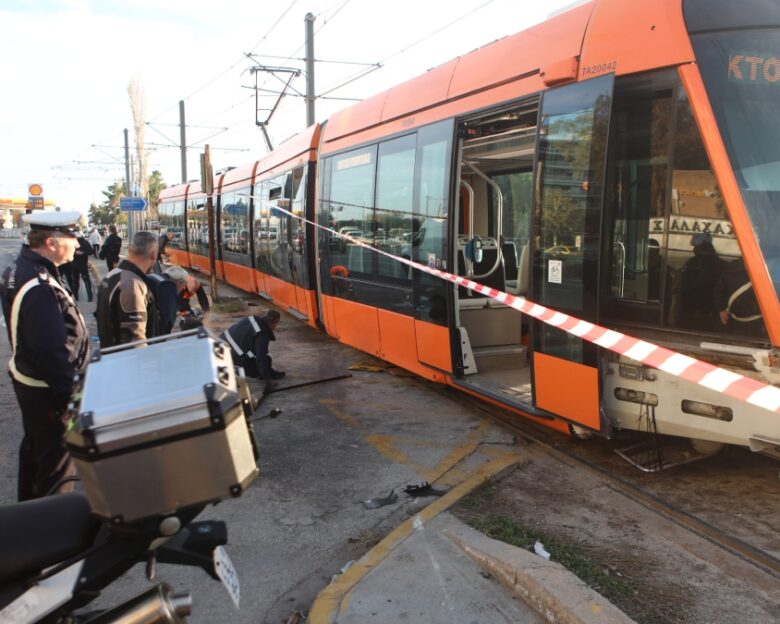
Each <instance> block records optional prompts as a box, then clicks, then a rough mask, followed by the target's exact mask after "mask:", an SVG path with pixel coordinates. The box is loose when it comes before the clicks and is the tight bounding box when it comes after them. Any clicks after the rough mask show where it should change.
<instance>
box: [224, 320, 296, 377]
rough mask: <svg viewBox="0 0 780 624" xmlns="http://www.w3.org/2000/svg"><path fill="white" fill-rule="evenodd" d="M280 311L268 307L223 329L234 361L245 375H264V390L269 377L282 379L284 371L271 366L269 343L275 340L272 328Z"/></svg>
mask: <svg viewBox="0 0 780 624" xmlns="http://www.w3.org/2000/svg"><path fill="white" fill-rule="evenodd" d="M279 319H280V316H279V312H277V311H276V310H268V312H266V314H265V316H247V317H246V318H243V319H241V320H240V321H239V322H238V323H236V324H234V325H231V326H230V327H229V328H228V329H226V330H225V332H224V334H222V337H223V338H224V339H225V340H226V341H227V343H228V344H229V345H230V349H231V351H232V352H233V362H235V364H237V365H238V366H241V367H242V368H243V369H244V373H245V374H246V376H247V377H254V378H259V379H264V380H265V382H266V391H268V390H269V389H270V388H271V383H272V380H274V379H281V378H282V377H284V375H285V373H284V372H283V371H277V370H274V369H273V366H271V364H272V360H271V356H270V355H268V343H269V342H270V341H271V340H276V337H275V336H274V330H275V329H276V326H277V325H278V324H279Z"/></svg>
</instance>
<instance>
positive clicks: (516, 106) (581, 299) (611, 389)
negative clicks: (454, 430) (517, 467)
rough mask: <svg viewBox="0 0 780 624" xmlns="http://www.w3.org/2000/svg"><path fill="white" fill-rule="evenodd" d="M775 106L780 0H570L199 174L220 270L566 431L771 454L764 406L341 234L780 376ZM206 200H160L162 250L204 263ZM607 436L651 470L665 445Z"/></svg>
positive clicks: (321, 322) (779, 90) (191, 190)
mask: <svg viewBox="0 0 780 624" xmlns="http://www.w3.org/2000/svg"><path fill="white" fill-rule="evenodd" d="M778 111H780V6H778V5H777V3H774V2H765V1H761V0H743V1H741V2H739V3H735V2H733V1H732V0H655V1H654V2H642V3H635V2H625V0H594V1H592V2H587V3H581V4H578V5H576V6H574V7H572V8H570V9H568V10H566V11H565V12H562V13H560V14H558V15H555V16H552V17H551V18H549V19H548V20H547V21H546V22H544V23H542V24H540V25H538V26H535V27H533V28H530V29H528V30H526V31H523V32H521V33H518V34H516V35H513V36H509V37H506V38H503V39H501V40H498V41H496V42H494V43H491V44H490V45H486V46H484V47H482V48H479V49H477V50H475V51H473V52H471V53H469V54H466V55H465V56H461V57H459V58H456V59H454V60H452V61H450V62H448V63H445V64H444V65H441V66H439V67H436V68H434V69H432V70H430V71H428V72H427V73H426V74H424V75H422V76H420V77H418V78H415V79H412V80H410V81H408V82H405V83H403V84H400V85H398V86H395V87H393V88H391V89H389V90H387V91H385V92H383V93H380V94H378V95H376V96H374V97H371V98H369V99H367V100H365V101H363V102H360V103H358V104H355V105H354V106H351V107H349V108H346V109H344V110H342V111H340V112H338V113H336V114H334V115H332V116H331V117H330V118H329V119H327V120H326V121H324V122H323V123H321V124H315V125H313V126H311V127H310V128H308V129H307V130H306V131H304V132H303V133H301V134H299V135H297V136H295V137H293V138H292V139H290V140H289V141H287V142H286V143H284V144H283V145H282V146H281V147H279V148H278V149H276V150H274V151H273V152H271V153H269V154H268V155H266V156H264V157H263V158H262V159H261V160H258V161H256V162H253V163H251V164H248V165H246V166H243V167H239V168H234V169H230V170H228V171H226V172H225V173H221V174H219V175H216V176H215V178H214V195H213V197H214V202H213V205H214V211H215V214H214V223H215V224H216V232H215V237H216V238H215V240H216V241H217V244H218V249H217V250H216V255H217V263H216V271H217V272H218V277H219V278H220V279H223V280H225V281H227V282H229V283H230V284H232V285H234V286H238V287H240V288H242V289H245V290H247V291H250V292H253V293H257V294H259V295H261V296H262V297H264V298H266V299H268V300H269V301H272V302H273V303H274V304H275V305H278V306H279V307H280V308H282V309H286V310H287V311H288V312H289V313H291V314H293V315H294V316H296V317H298V318H299V319H301V320H303V321H305V322H306V323H308V324H310V325H311V326H313V327H317V328H319V329H322V330H324V331H326V332H327V333H328V334H329V335H331V336H333V337H334V338H336V339H338V340H340V341H341V342H343V343H345V344H348V345H351V346H353V347H355V348H357V349H360V350H362V351H365V352H367V353H369V354H372V355H374V356H377V357H379V358H382V359H384V360H387V361H389V362H392V363H393V364H395V365H398V366H400V367H403V368H405V369H408V370H410V371H413V372H415V373H417V374H418V375H420V376H422V377H425V378H427V379H430V380H433V381H436V382H441V383H445V384H450V385H452V386H455V387H457V388H459V389H461V390H463V391H465V392H468V393H470V394H472V395H476V396H478V397H481V398H483V399H485V400H486V401H489V402H491V403H493V404H500V405H501V406H504V407H507V408H509V409H511V410H514V411H516V412H518V413H520V414H523V415H525V416H527V417H529V418H532V419H535V420H536V421H538V422H540V423H543V424H547V425H549V426H551V427H554V428H558V429H560V430H562V431H569V432H571V433H572V434H574V435H589V434H599V435H602V436H606V437H610V436H613V435H614V434H615V433H616V432H618V431H619V430H641V431H647V432H650V433H653V434H664V435H666V436H676V437H677V438H682V439H689V440H691V441H693V449H694V451H693V452H692V451H691V449H690V448H688V449H687V450H686V452H685V454H684V455H683V456H684V457H694V456H697V453H696V451H698V455H699V456H700V455H702V454H704V455H706V454H710V453H714V452H715V451H716V450H718V449H719V448H720V447H722V446H723V445H724V444H734V445H740V446H744V447H749V448H750V449H752V450H754V451H757V452H762V453H767V454H773V455H775V456H777V457H780V416H778V414H776V413H772V412H770V411H768V410H765V409H762V408H759V407H755V406H752V405H749V404H747V403H745V402H742V401H739V400H736V399H732V398H729V397H727V396H725V395H724V394H721V393H718V392H716V391H714V390H710V389H708V388H705V387H702V386H700V385H695V384H692V383H689V382H684V381H682V380H680V379H678V378H676V377H674V376H672V375H670V374H668V373H665V372H662V371H660V370H655V369H652V368H648V367H646V366H643V365H642V364H641V363H639V362H636V361H633V360H631V359H628V358H626V357H625V356H620V355H617V354H616V353H613V352H610V351H608V350H605V349H601V348H599V347H597V346H595V345H594V344H591V343H587V342H584V341H582V340H581V339H579V338H576V337H574V336H572V335H570V334H567V333H566V332H563V331H561V330H559V329H556V328H554V327H551V326H549V325H545V324H543V323H541V322H539V321H537V320H534V319H531V318H529V317H527V316H526V315H521V314H520V313H519V312H517V311H515V310H513V309H511V308H508V307H507V306H505V305H503V304H501V303H498V302H497V301H495V300H493V299H490V298H487V297H484V296H480V295H476V294H474V293H473V292H472V291H468V290H466V289H464V288H463V287H460V286H457V285H455V284H452V283H449V282H446V281H444V280H441V279H439V278H436V277H434V276H432V275H429V274H426V273H424V272H422V271H419V270H411V269H410V268H409V267H408V266H407V265H404V264H402V263H400V262H397V261H395V260H393V259H392V258H389V257H386V256H384V255H381V254H378V253H375V252H374V251H372V250H370V249H366V248H364V247H362V246H359V245H356V244H354V241H355V240H360V241H362V242H365V243H368V244H370V245H372V246H374V247H376V248H378V249H381V250H384V251H386V252H388V253H391V254H392V255H394V256H400V257H406V258H411V259H412V260H414V261H415V262H418V263H421V264H424V265H427V266H432V267H437V268H441V269H443V270H446V271H449V272H451V273H456V274H458V275H463V276H468V277H469V278H470V279H473V280H474V281H476V282H479V283H482V284H485V285H489V286H491V287H494V288H496V289H499V290H501V291H505V292H508V293H512V294H515V295H522V296H526V297H527V298H528V299H529V300H531V301H534V302H537V303H539V304H542V305H545V306H548V307H550V308H553V309H555V310H557V311H560V312H564V313H567V314H570V315H572V316H575V317H577V318H580V319H584V320H587V321H590V322H593V323H598V324H601V325H604V326H606V327H609V328H612V329H616V330H619V331H622V332H624V333H627V334H629V335H632V336H636V337H638V338H642V339H645V340H648V341H650V342H653V343H656V344H659V345H662V346H665V347H668V348H670V349H673V350H675V351H677V352H681V353H684V354H687V355H690V356H692V357H695V358H698V359H701V360H704V361H708V362H711V363H714V364H716V365H718V366H721V367H724V368H727V369H731V370H734V371H737V372H739V373H740V374H743V375H746V376H750V377H753V378H756V379H760V380H762V381H764V382H766V383H769V384H772V383H777V382H779V381H780V369H779V368H778V366H779V365H778V353H780V352H779V351H778V349H777V346H778V345H780V304H779V303H778V285H779V284H780V215H777V214H776V213H777V212H778V209H780V122H779V121H778V119H777V114H778ZM206 206H207V203H206V197H205V195H204V194H203V193H202V192H201V186H200V183H199V182H195V183H190V184H182V185H179V186H175V187H172V188H168V189H166V190H165V191H164V192H163V193H162V194H161V196H160V203H159V214H160V223H161V226H162V227H164V228H166V229H168V230H172V231H173V232H174V233H175V238H174V240H173V241H172V242H171V243H170V244H169V249H170V250H171V255H172V256H173V257H174V259H175V261H176V262H177V263H179V264H181V265H184V266H188V267H191V268H193V269H197V270H200V271H204V272H208V271H209V260H208V256H209V253H208V251H209V249H208V246H209V236H208V234H209V232H208V215H207V212H206V211H207V208H206ZM772 215H775V216H772ZM299 217H300V218H299ZM304 219H305V220H304ZM307 221H309V222H316V223H317V224H319V225H320V226H322V227H315V226H314V225H312V223H307ZM324 228H327V229H324ZM347 236H348V237H349V238H347ZM646 439H647V440H648V441H650V440H652V441H653V442H652V444H651V445H649V446H650V447H652V448H655V447H656V445H657V442H658V438H656V437H655V436H650V437H648V438H646ZM671 439H672V440H673V439H674V438H671ZM664 440H669V438H664ZM683 441H684V440H683ZM621 452H624V456H625V457H626V458H627V459H629V461H633V462H634V463H635V464H637V465H638V466H640V467H642V468H644V469H645V470H656V469H659V468H660V467H662V463H663V461H666V465H669V463H670V461H672V460H670V459H669V458H667V459H666V460H663V459H661V458H660V457H659V456H658V454H657V452H655V451H653V452H650V454H649V455H648V454H647V453H646V452H645V449H644V447H643V446H642V445H641V444H640V445H638V446H636V447H634V446H632V447H630V448H628V449H624V450H623V451H621Z"/></svg>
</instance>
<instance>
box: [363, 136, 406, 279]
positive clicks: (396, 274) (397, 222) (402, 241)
mask: <svg viewBox="0 0 780 624" xmlns="http://www.w3.org/2000/svg"><path fill="white" fill-rule="evenodd" d="M416 139H417V136H416V135H414V134H412V135H409V136H405V137H401V138H398V139H395V140H392V141H385V142H384V143H381V144H380V145H379V161H378V165H377V190H376V218H375V219H374V220H373V223H372V226H373V231H372V232H370V242H371V244H373V245H374V246H376V247H377V248H378V249H381V250H382V251H385V252H387V253H390V254H392V255H394V256H400V257H404V258H406V259H407V260H411V257H412V255H411V249H412V242H411V241H412V207H413V200H414V193H413V191H414V160H415V151H416ZM375 255H376V256H377V275H378V277H379V278H381V279H391V280H402V281H405V282H410V283H411V279H412V278H411V271H410V268H409V266H407V265H405V264H403V263H401V262H399V261H397V260H394V259H392V258H389V257H387V256H384V255H381V254H375Z"/></svg>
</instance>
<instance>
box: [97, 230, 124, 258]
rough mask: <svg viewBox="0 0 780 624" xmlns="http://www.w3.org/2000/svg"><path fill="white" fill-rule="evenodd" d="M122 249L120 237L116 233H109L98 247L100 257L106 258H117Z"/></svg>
mask: <svg viewBox="0 0 780 624" xmlns="http://www.w3.org/2000/svg"><path fill="white" fill-rule="evenodd" d="M121 249H122V239H121V238H119V235H117V234H109V235H108V238H106V240H105V241H104V242H103V246H102V247H101V248H100V257H101V258H105V259H106V260H119V252H120V251H121Z"/></svg>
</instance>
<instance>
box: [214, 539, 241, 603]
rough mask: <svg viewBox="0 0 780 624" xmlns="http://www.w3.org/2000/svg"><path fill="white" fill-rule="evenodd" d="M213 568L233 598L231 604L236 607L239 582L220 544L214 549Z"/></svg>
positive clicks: (236, 573) (239, 593)
mask: <svg viewBox="0 0 780 624" xmlns="http://www.w3.org/2000/svg"><path fill="white" fill-rule="evenodd" d="M214 569H215V570H216V571H217V576H218V577H219V580H220V581H222V585H224V586H225V589H226V590H227V593H228V594H230V597H231V598H232V599H233V604H235V605H236V609H238V601H239V599H240V598H241V582H240V581H239V580H238V572H236V569H235V568H234V567H233V562H232V561H230V557H229V556H228V554H227V551H226V550H225V549H224V548H223V547H222V546H217V547H216V548H215V549H214Z"/></svg>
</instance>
